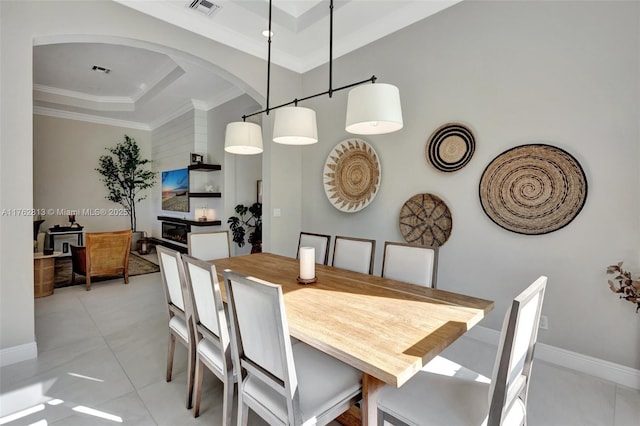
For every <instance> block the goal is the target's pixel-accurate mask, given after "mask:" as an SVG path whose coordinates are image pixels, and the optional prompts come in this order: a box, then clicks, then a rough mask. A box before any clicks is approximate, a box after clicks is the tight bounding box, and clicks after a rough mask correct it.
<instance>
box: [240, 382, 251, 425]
mask: <svg viewBox="0 0 640 426" xmlns="http://www.w3.org/2000/svg"><path fill="white" fill-rule="evenodd" d="M248 422H249V406H248V405H247V404H245V403H244V401H243V400H242V389H241V386H240V385H238V426H247V424H248Z"/></svg>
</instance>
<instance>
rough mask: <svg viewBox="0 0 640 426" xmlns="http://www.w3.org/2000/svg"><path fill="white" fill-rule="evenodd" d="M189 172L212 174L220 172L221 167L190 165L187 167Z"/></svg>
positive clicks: (216, 165) (217, 165)
mask: <svg viewBox="0 0 640 426" xmlns="http://www.w3.org/2000/svg"><path fill="white" fill-rule="evenodd" d="M188 169H189V171H197V172H213V171H216V170H222V166H221V165H220V164H204V163H201V164H190V165H189V167H188Z"/></svg>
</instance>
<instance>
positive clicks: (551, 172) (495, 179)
mask: <svg viewBox="0 0 640 426" xmlns="http://www.w3.org/2000/svg"><path fill="white" fill-rule="evenodd" d="M586 199H587V178H586V176H585V174H584V171H583V170H582V167H580V164H579V163H578V161H577V160H576V159H575V158H573V157H572V156H571V155H570V154H569V153H567V152H566V151H563V150H562V149H560V148H556V147H554V146H550V145H544V144H531V145H522V146H518V147H515V148H512V149H510V150H507V151H505V152H503V153H502V154H500V155H498V156H497V157H496V158H495V159H494V160H493V161H492V162H491V163H490V164H489V165H488V166H487V168H486V169H485V171H484V173H483V174H482V178H481V179H480V202H481V203H482V208H483V209H484V211H485V213H486V214H487V216H489V218H490V219H491V220H492V221H494V222H495V223H496V224H498V225H499V226H501V227H503V228H504V229H507V230H509V231H512V232H516V233H519V234H529V235H538V234H547V233H549V232H553V231H556V230H558V229H560V228H562V227H564V226H566V225H567V224H569V222H571V221H572V220H573V219H574V218H575V217H576V216H577V215H578V213H580V210H582V207H583V206H584V203H585V201H586Z"/></svg>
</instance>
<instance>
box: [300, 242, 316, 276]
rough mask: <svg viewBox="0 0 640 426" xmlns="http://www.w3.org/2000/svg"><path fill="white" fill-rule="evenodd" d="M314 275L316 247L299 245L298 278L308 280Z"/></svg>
mask: <svg viewBox="0 0 640 426" xmlns="http://www.w3.org/2000/svg"><path fill="white" fill-rule="evenodd" d="M315 276H316V249H315V248H313V247H300V278H301V279H303V280H310V279H313V278H315Z"/></svg>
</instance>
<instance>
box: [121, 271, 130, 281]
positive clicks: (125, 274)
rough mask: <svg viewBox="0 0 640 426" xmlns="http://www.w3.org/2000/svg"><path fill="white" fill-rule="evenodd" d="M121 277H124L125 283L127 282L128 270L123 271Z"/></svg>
mask: <svg viewBox="0 0 640 426" xmlns="http://www.w3.org/2000/svg"><path fill="white" fill-rule="evenodd" d="M122 276H123V278H124V283H125V284H129V272H128V271H124V274H122Z"/></svg>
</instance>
